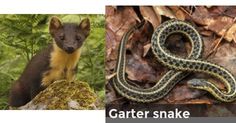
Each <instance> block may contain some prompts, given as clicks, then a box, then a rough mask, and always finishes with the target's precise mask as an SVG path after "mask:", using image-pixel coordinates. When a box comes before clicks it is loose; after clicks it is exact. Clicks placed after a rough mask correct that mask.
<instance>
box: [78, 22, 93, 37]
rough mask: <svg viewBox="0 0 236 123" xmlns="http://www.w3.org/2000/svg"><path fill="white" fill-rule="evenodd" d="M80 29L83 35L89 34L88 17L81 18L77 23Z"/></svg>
mask: <svg viewBox="0 0 236 123" xmlns="http://www.w3.org/2000/svg"><path fill="white" fill-rule="evenodd" d="M79 28H80V30H82V31H83V33H84V35H85V37H87V36H88V35H89V32H90V22H89V19H88V18H85V19H83V20H82V21H81V22H80V25H79Z"/></svg>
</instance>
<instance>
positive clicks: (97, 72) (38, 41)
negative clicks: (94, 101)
mask: <svg viewBox="0 0 236 123" xmlns="http://www.w3.org/2000/svg"><path fill="white" fill-rule="evenodd" d="M52 16H57V17H59V18H60V19H61V20H62V21H63V22H77V23H80V21H81V20H82V19H84V18H89V19H90V23H91V33H90V35H89V37H88V39H87V40H86V42H85V43H84V45H83V47H82V54H81V58H80V61H79V66H78V74H77V76H78V80H80V81H84V82H88V83H89V85H90V86H91V87H92V88H93V89H94V91H95V93H96V94H97V96H98V97H99V101H98V103H99V104H98V106H99V107H98V108H99V109H104V94H105V91H104V84H105V74H104V72H105V71H104V53H105V51H104V50H105V46H104V44H105V28H104V26H105V25H104V23H105V18H104V15H0V109H8V104H7V101H8V93H9V89H10V86H11V84H12V83H13V82H14V80H17V79H18V77H19V76H20V75H21V73H22V71H23V70H24V67H25V66H26V64H27V63H28V61H29V60H30V59H31V57H32V56H33V55H35V54H36V53H37V51H39V50H41V49H43V48H44V47H46V46H47V44H48V43H50V42H51V41H52V39H51V37H50V35H49V33H48V23H49V20H50V18H51V17H52Z"/></svg>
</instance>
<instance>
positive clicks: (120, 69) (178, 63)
mask: <svg viewBox="0 0 236 123" xmlns="http://www.w3.org/2000/svg"><path fill="white" fill-rule="evenodd" d="M143 24H144V21H142V22H141V23H139V24H137V25H135V26H133V27H131V28H130V29H129V30H128V31H127V32H126V33H125V34H124V35H123V37H122V39H121V42H120V45H119V51H118V58H117V64H116V68H115V72H116V75H115V76H114V77H113V81H112V83H113V85H114V88H115V89H116V90H117V92H118V93H119V94H121V95H122V96H124V97H126V98H128V99H130V100H133V101H137V102H143V103H147V102H153V101H156V100H159V99H161V98H163V97H164V96H165V95H167V94H168V92H169V91H170V90H171V89H172V88H173V87H174V86H175V85H176V84H177V83H178V82H179V81H180V80H182V79H183V78H185V77H186V76H187V75H188V74H189V73H191V72H200V73H206V74H209V75H211V76H214V77H216V78H218V79H219V80H221V81H222V82H223V83H224V85H225V87H226V90H220V89H219V88H218V87H217V86H216V85H214V84H213V83H211V82H208V81H206V80H203V79H192V80H190V81H188V83H187V84H188V86H189V87H191V88H195V89H201V90H205V91H208V92H209V93H211V94H212V95H213V96H214V97H215V98H216V99H218V100H220V101H223V102H232V101H234V100H235V98H236V88H235V86H236V80H235V78H234V76H233V75H232V74H231V73H230V72H229V71H228V70H226V69H225V68H223V67H221V66H219V65H216V64H213V63H210V62H207V61H204V60H201V56H202V52H203V41H202V38H201V35H200V34H199V33H198V31H197V30H196V28H195V27H194V26H192V25H191V24H190V23H187V22H184V21H180V20H175V19H172V20H169V21H166V22H164V23H162V24H161V25H160V26H159V27H157V29H156V30H155V32H154V33H153V35H152V39H151V47H152V51H153V53H154V54H155V56H156V58H157V60H158V62H160V63H161V64H163V65H164V66H166V67H168V68H169V69H170V70H169V71H168V72H167V73H165V74H164V76H162V78H161V79H160V80H159V81H157V82H156V84H155V85H154V86H153V87H151V88H145V89H144V88H138V87H136V86H133V85H130V84H129V83H128V81H129V80H128V79H126V76H125V66H126V47H125V44H126V42H127V40H128V38H129V37H130V35H131V34H132V33H133V32H134V31H135V30H136V29H138V28H139V27H141V26H142V25H143ZM173 33H181V34H183V35H184V36H185V37H187V38H188V40H189V41H190V43H191V46H192V48H191V52H190V53H189V54H188V56H186V58H182V57H178V56H176V55H174V54H172V53H171V52H170V51H169V50H168V49H167V48H166V47H165V42H166V39H167V38H168V36H170V35H171V34H173Z"/></svg>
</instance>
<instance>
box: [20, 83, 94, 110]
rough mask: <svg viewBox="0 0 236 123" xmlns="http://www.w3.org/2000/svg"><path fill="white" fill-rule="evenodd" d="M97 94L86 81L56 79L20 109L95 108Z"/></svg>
mask: <svg viewBox="0 0 236 123" xmlns="http://www.w3.org/2000/svg"><path fill="white" fill-rule="evenodd" d="M95 102H96V95H95V93H94V91H93V90H92V89H91V88H90V87H89V85H88V84H87V83H85V82H81V81H75V82H67V81H64V80H61V81H56V82H54V83H53V84H51V85H49V86H48V87H47V88H46V89H45V90H44V91H42V92H40V93H39V94H38V95H37V96H36V97H35V98H34V99H33V100H32V101H31V102H29V103H28V104H26V105H25V106H22V107H20V108H19V109H30V110H32V109H33V110H34V109H39V110H69V109H72V110H83V109H95V108H96V107H95Z"/></svg>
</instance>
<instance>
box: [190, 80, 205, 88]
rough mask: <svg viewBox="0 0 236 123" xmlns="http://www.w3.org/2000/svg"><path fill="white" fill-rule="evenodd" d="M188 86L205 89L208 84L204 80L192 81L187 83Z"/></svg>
mask: <svg viewBox="0 0 236 123" xmlns="http://www.w3.org/2000/svg"><path fill="white" fill-rule="evenodd" d="M187 84H188V86H189V87H191V88H197V89H203V88H204V87H206V85H207V82H205V80H203V79H191V80H189V81H188V82H187Z"/></svg>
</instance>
